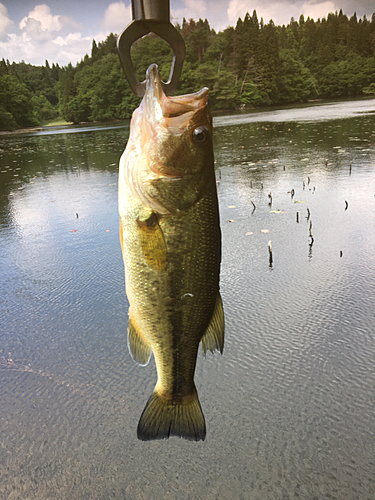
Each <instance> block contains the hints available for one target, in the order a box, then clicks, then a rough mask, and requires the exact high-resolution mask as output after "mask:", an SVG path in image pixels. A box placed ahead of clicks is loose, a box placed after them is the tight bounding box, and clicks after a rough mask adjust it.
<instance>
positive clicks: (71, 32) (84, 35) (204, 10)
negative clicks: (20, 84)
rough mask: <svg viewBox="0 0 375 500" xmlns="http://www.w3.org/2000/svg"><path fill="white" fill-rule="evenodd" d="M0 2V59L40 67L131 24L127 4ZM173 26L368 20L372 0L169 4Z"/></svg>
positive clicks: (72, 58)
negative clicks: (249, 18) (251, 16)
mask: <svg viewBox="0 0 375 500" xmlns="http://www.w3.org/2000/svg"><path fill="white" fill-rule="evenodd" d="M42 1H43V0H41V1H38V0H0V59H2V58H3V57H4V58H5V59H9V61H11V62H12V61H16V62H19V61H21V60H24V61H25V62H27V63H31V64H36V65H41V64H44V62H45V60H46V59H47V60H48V61H49V63H50V64H52V63H53V62H54V63H59V64H60V65H66V64H68V63H69V62H71V63H73V64H75V63H76V62H78V61H80V60H81V59H82V58H83V57H84V55H85V54H90V51H91V44H92V40H93V39H95V40H96V41H97V42H98V41H100V40H104V39H105V38H106V36H107V35H108V34H109V33H110V32H114V33H117V34H118V33H120V32H121V31H122V30H123V29H124V28H125V27H126V26H127V24H128V23H129V22H130V21H131V10H130V0H124V1H115V2H111V1H110V0H45V2H46V3H42ZM170 5H171V15H172V18H173V19H172V21H175V22H181V21H182V18H183V17H185V18H187V19H190V18H193V19H199V18H200V17H201V18H207V19H208V21H209V23H210V25H211V27H212V28H214V29H215V30H216V31H221V30H223V29H225V28H226V27H227V26H235V24H236V22H237V19H238V17H241V18H243V17H244V15H245V14H246V12H250V13H252V12H253V10H254V9H255V10H256V11H257V14H258V17H259V19H260V18H261V17H263V19H264V21H265V22H268V21H269V20H270V19H272V20H273V21H274V22H275V24H278V25H282V24H288V23H289V21H290V18H291V17H294V18H295V19H298V18H299V16H300V15H301V14H304V15H305V17H307V16H310V17H312V18H314V19H317V18H322V17H325V16H326V15H327V14H328V13H329V12H335V11H336V10H340V9H342V10H343V12H344V13H345V14H346V15H347V16H351V15H353V13H354V12H356V13H357V16H358V17H362V16H364V15H366V16H367V18H368V19H369V20H371V16H372V14H373V13H374V12H375V3H374V0H327V1H325V0H279V1H274V0H171V1H170Z"/></svg>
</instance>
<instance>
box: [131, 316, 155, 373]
mask: <svg viewBox="0 0 375 500" xmlns="http://www.w3.org/2000/svg"><path fill="white" fill-rule="evenodd" d="M128 349H129V352H130V355H131V357H132V358H133V359H134V361H135V362H136V363H138V364H140V365H141V366H146V365H147V364H148V362H149V361H150V358H151V346H150V345H149V344H148V343H147V342H146V340H145V339H144V337H143V335H142V334H141V333H140V331H139V330H138V328H137V325H136V323H135V321H134V320H133V318H132V316H131V315H129V322H128Z"/></svg>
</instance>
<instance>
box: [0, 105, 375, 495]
mask: <svg viewBox="0 0 375 500" xmlns="http://www.w3.org/2000/svg"><path fill="white" fill-rule="evenodd" d="M367 103H369V104H368V110H369V111H371V109H372V107H371V106H372V105H371V101H367ZM288 113H289V112H288ZM306 113H308V114H309V113H310V111H309V110H306ZM286 116H288V115H286ZM284 118H285V117H283V116H282V115H279V119H280V122H273V121H272V122H271V120H269V119H268V118H267V120H264V121H263V122H262V123H256V122H252V123H241V124H240V125H233V126H232V125H231V126H230V125H224V124H223V126H220V127H218V128H217V130H216V135H215V158H216V167H217V171H218V181H219V182H218V184H217V187H218V193H219V201H220V213H221V222H222V231H223V243H224V245H223V251H224V254H223V265H222V274H221V289H222V292H223V300H224V306H225V311H226V325H227V336H226V350H225V353H224V356H222V357H220V358H219V357H218V356H216V357H214V356H207V359H206V360H204V359H202V357H201V356H199V358H198V363H197V376H196V380H197V390H198V392H199V394H200V400H201V404H202V408H203V411H204V412H205V414H206V417H207V420H208V422H207V423H208V433H207V438H206V441H205V442H204V443H194V444H193V445H192V443H189V442H183V441H182V440H178V439H171V440H169V441H168V442H155V443H151V444H145V443H141V442H138V441H137V439H136V436H135V433H134V428H135V426H136V424H137V422H138V418H139V414H140V413H141V411H142V406H143V400H145V399H147V397H148V395H149V394H150V393H151V392H152V390H153V387H154V384H155V376H154V372H155V371H154V366H153V367H152V368H151V369H147V370H139V369H137V367H135V366H134V364H133V362H132V360H131V359H130V357H129V355H128V352H127V348H126V334H125V333H126V332H125V327H126V323H127V308H128V304H127V302H126V298H125V293H124V291H123V280H124V275H123V264H122V258H121V252H120V249H119V243H118V216H117V164H118V158H119V156H120V154H121V152H122V150H123V147H124V143H125V141H126V137H125V130H122V129H117V130H108V131H97V132H93V131H89V132H87V134H83V133H82V134H76V135H75V134H68V135H66V136H65V135H63V134H61V135H54V136H52V135H50V136H28V137H23V138H21V137H7V138H6V139H4V138H2V141H1V148H2V151H1V152H0V167H1V168H0V171H1V173H0V280H1V294H0V360H1V361H0V394H1V409H0V421H1V425H0V433H1V445H2V450H3V452H2V453H1V454H0V477H1V479H0V497H4V498H9V497H10V496H12V497H13V498H26V497H32V496H34V497H35V498H39V499H44V498H49V497H51V496H53V497H54V498H56V499H57V498H61V499H64V498H93V499H96V498H97V499H103V498H109V497H110V496H114V497H116V498H127V497H130V498H137V497H140V498H182V499H184V498H186V499H187V498H207V499H209V498H241V497H243V498H248V497H251V498H283V497H285V498H288V497H289V498H297V497H300V498H313V497H317V498H329V497H331V498H337V499H342V498H372V497H373V496H374V495H375V491H374V483H373V477H374V471H375V464H374V459H373V450H374V445H375V442H374V434H375V421H374V415H375V407H374V399H373V396H372V394H373V387H374V384H375V372H374V368H373V360H374V355H375V352H374V345H375V343H374V340H375V339H374V332H375V321H374V314H373V305H374V296H375V285H374V280H373V276H374V273H375V257H374V256H375V238H374V234H375V227H374V217H373V213H374V212H373V210H374V203H375V201H374V200H375V198H374V194H375V117H374V116H373V115H371V114H369V115H368V116H367V115H365V114H361V115H357V116H354V117H346V118H345V117H342V118H341V119H337V120H336V119H335V120H332V121H330V120H324V122H320V121H319V120H318V121H314V122H309V121H307V120H306V121H293V122H290V121H289V122H288V121H287V120H286V118H285V119H284ZM289 129H290V130H289ZM242 146H243V147H242ZM38 148H39V149H38ZM29 160H31V161H29ZM17 168H19V170H16V169H17ZM15 174H17V175H18V176H17V177H15ZM18 188H22V189H18ZM314 188H315V189H314ZM292 189H294V196H293V197H292V196H291V191H292ZM270 192H271V193H272V207H269V204H268V203H269V197H268V195H269V193H270ZM296 201H298V202H300V203H295V202H296ZM345 201H347V202H348V207H347V209H345V208H346V204H345ZM254 205H255V206H256V209H255V210H254ZM271 210H275V211H276V212H273V213H271ZM297 211H298V212H299V214H300V216H299V222H298V223H297V221H296V212H297ZM76 213H78V214H79V218H78V219H77V217H76ZM229 221H231V222H229ZM310 223H312V228H311V232H312V235H313V238H314V242H313V245H312V246H311V238H310ZM71 230H76V231H75V232H71ZM262 230H267V231H268V232H262ZM107 231H108V232H107ZM269 241H272V256H273V260H272V272H270V268H269V249H268V242H269ZM219 409H220V411H219ZM218 430H220V432H219V431H218ZM212 457H215V459H214V460H213V458H212Z"/></svg>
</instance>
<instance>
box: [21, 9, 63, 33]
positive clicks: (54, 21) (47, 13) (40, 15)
mask: <svg viewBox="0 0 375 500" xmlns="http://www.w3.org/2000/svg"><path fill="white" fill-rule="evenodd" d="M59 17H60V16H53V15H52V14H51V9H50V8H49V7H48V5H46V4H42V5H37V6H36V7H35V8H34V10H32V11H31V12H29V15H28V16H26V17H24V18H23V19H22V21H21V22H20V28H21V30H22V29H24V28H25V27H26V26H27V23H28V22H29V21H30V20H31V19H33V20H35V21H38V22H39V23H40V26H41V29H42V30H43V31H46V30H48V31H59V30H60V29H61V24H60V21H59Z"/></svg>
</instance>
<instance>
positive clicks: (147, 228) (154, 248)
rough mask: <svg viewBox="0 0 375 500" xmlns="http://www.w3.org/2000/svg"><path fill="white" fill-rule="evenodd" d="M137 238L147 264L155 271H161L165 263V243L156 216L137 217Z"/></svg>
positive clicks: (153, 214)
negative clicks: (143, 218)
mask: <svg viewBox="0 0 375 500" xmlns="http://www.w3.org/2000/svg"><path fill="white" fill-rule="evenodd" d="M137 225H138V234H139V240H140V243H141V247H142V252H143V255H144V257H145V259H146V262H147V264H148V265H149V266H150V267H151V268H152V269H155V270H156V271H163V270H164V268H165V266H166V263H167V245H166V243H165V239H164V234H163V231H162V230H161V227H160V225H159V220H158V216H157V215H156V214H155V213H154V212H152V214H151V215H150V216H149V217H148V218H147V219H146V220H141V219H140V218H138V219H137Z"/></svg>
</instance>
